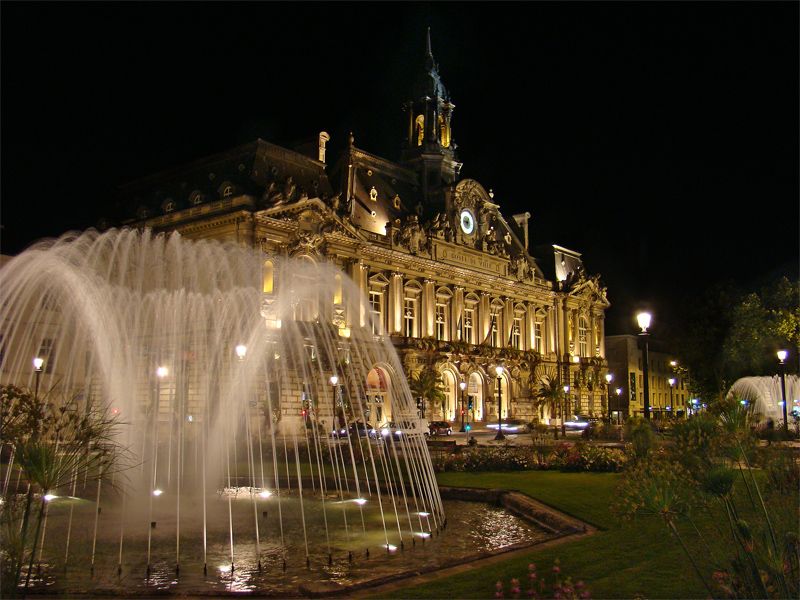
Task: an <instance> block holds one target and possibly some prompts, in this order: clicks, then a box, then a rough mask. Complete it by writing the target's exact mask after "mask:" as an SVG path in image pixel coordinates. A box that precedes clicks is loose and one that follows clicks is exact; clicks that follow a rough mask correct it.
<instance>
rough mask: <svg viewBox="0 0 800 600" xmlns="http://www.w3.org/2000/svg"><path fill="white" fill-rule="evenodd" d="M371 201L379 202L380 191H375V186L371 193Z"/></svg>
mask: <svg viewBox="0 0 800 600" xmlns="http://www.w3.org/2000/svg"><path fill="white" fill-rule="evenodd" d="M369 199H370V200H372V201H373V202H377V201H378V190H376V189H375V186H374V185H373V186H372V189H371V190H370V191H369Z"/></svg>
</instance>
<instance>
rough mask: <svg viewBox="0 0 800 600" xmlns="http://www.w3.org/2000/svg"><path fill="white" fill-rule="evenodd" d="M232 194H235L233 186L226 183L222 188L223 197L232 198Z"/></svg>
mask: <svg viewBox="0 0 800 600" xmlns="http://www.w3.org/2000/svg"><path fill="white" fill-rule="evenodd" d="M231 196H233V186H232V185H226V186H225V187H224V188H223V189H222V197H223V198H230V197H231Z"/></svg>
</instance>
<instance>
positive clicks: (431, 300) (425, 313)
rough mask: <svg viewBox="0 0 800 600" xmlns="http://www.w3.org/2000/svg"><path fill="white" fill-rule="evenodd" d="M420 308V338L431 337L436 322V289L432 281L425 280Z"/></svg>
mask: <svg viewBox="0 0 800 600" xmlns="http://www.w3.org/2000/svg"><path fill="white" fill-rule="evenodd" d="M422 306H423V310H422V322H421V323H420V325H421V327H420V337H431V336H433V334H434V331H435V329H434V326H435V325H434V324H435V321H436V288H435V287H434V281H433V280H432V279H426V280H425V284H424V285H423V286H422Z"/></svg>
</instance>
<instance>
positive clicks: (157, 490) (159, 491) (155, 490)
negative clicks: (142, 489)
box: [153, 488, 164, 496]
mask: <svg viewBox="0 0 800 600" xmlns="http://www.w3.org/2000/svg"><path fill="white" fill-rule="evenodd" d="M163 493H164V491H163V490H160V489H158V488H156V489H154V490H153V496H160V495H161V494H163Z"/></svg>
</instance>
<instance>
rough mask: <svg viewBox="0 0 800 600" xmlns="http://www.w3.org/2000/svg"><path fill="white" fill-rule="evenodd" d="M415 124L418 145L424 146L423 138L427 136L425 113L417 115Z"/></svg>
mask: <svg viewBox="0 0 800 600" xmlns="http://www.w3.org/2000/svg"><path fill="white" fill-rule="evenodd" d="M414 124H415V125H416V129H417V146H422V140H423V139H424V137H425V117H424V116H423V115H417V119H416V121H414Z"/></svg>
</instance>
